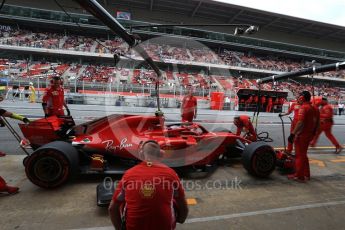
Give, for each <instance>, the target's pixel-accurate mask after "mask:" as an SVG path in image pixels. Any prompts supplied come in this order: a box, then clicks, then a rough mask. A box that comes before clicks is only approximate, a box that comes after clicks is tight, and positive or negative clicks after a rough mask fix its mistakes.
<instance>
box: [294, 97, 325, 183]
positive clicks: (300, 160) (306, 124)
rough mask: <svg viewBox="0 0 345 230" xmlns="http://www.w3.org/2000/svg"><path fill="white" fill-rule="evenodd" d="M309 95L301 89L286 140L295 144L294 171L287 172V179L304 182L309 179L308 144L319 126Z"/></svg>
mask: <svg viewBox="0 0 345 230" xmlns="http://www.w3.org/2000/svg"><path fill="white" fill-rule="evenodd" d="M310 98H311V95H310V93H309V92H308V91H303V92H302V93H301V94H300V95H299V97H298V99H297V102H298V103H299V104H300V105H301V107H300V109H299V110H298V117H297V124H296V127H295V129H294V130H293V131H292V132H291V134H290V136H289V138H288V141H289V142H291V143H294V144H295V153H296V155H295V156H296V159H295V173H294V174H289V175H288V179H292V180H296V181H299V182H305V181H306V180H309V179H310V169H309V159H308V156H307V151H308V146H309V144H310V142H311V141H312V140H313V137H314V135H315V133H316V131H317V129H318V127H319V120H320V113H319V111H318V109H317V108H315V107H314V106H313V105H312V104H311V102H310Z"/></svg>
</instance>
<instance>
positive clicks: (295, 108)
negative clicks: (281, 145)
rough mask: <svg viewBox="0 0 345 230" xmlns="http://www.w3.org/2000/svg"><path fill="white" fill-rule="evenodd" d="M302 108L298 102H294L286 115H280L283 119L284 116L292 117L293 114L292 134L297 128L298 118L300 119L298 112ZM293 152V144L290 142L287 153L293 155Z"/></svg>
mask: <svg viewBox="0 0 345 230" xmlns="http://www.w3.org/2000/svg"><path fill="white" fill-rule="evenodd" d="M300 107H301V105H300V104H298V103H297V102H292V104H291V106H290V108H289V109H288V111H287V112H286V113H279V116H280V117H282V116H286V115H290V114H291V113H292V112H293V119H292V121H291V127H290V134H291V133H292V131H293V130H294V129H295V127H296V124H297V118H298V111H299V108H300ZM292 150H293V143H291V142H289V141H288V147H287V149H286V152H287V153H291V152H292Z"/></svg>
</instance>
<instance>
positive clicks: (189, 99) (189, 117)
mask: <svg viewBox="0 0 345 230" xmlns="http://www.w3.org/2000/svg"><path fill="white" fill-rule="evenodd" d="M196 107H197V99H196V98H195V97H193V96H189V95H187V96H185V97H184V98H183V100H182V122H192V121H193V118H194V115H195V109H196Z"/></svg>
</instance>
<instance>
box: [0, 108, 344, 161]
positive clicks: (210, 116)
mask: <svg viewBox="0 0 345 230" xmlns="http://www.w3.org/2000/svg"><path fill="white" fill-rule="evenodd" d="M1 107H2V108H4V109H7V110H9V111H12V112H16V113H19V114H23V115H25V116H27V117H29V118H32V119H37V118H41V117H43V111H42V107H41V105H40V104H30V103H27V102H21V101H19V102H18V101H16V102H11V101H4V102H2V103H1ZM69 107H70V110H71V114H72V116H73V117H74V119H75V122H76V123H77V124H80V123H83V122H86V121H90V120H93V119H96V118H99V117H102V116H106V115H110V114H114V113H115V114H125V113H127V114H143V115H152V114H153V113H154V112H155V110H156V109H154V108H142V107H115V106H97V105H88V106H85V105H69ZM162 111H163V112H164V113H165V117H166V123H167V124H169V123H178V122H180V111H179V109H170V108H169V109H168V108H163V109H162ZM240 114H248V115H249V116H252V115H253V113H252V112H238V111H214V110H199V111H198V116H197V119H196V121H195V122H198V123H200V124H201V125H203V126H204V127H205V128H206V129H208V130H210V131H212V130H215V129H219V128H220V129H223V128H225V129H228V130H231V131H233V132H235V131H236V127H235V126H234V125H233V123H232V120H233V117H234V116H236V115H240ZM9 121H10V122H11V124H13V127H14V128H15V129H16V130H17V131H19V127H18V125H16V123H17V121H13V120H9ZM334 121H335V125H334V126H333V134H334V136H336V138H337V139H338V141H339V143H341V144H344V143H345V135H344V133H345V132H344V130H345V115H342V116H337V115H335V116H334ZM284 122H285V136H286V139H287V137H288V135H289V131H290V119H289V118H287V117H284ZM260 132H268V133H269V136H270V137H271V138H272V139H273V142H272V143H270V144H271V145H272V146H274V147H283V143H284V142H283V135H282V125H281V121H280V119H279V117H278V114H274V113H260V117H259V119H258V133H260ZM0 141H1V143H6V145H1V151H4V152H7V153H9V154H23V152H22V151H21V150H20V149H18V143H17V141H16V140H15V139H14V138H13V137H12V134H11V133H10V132H9V131H8V130H7V129H6V128H1V129H0ZM318 146H321V149H323V148H325V147H326V148H327V149H330V148H328V147H333V146H331V143H330V142H329V140H328V139H327V138H326V137H325V135H324V134H322V135H321V136H320V139H319V141H318ZM330 151H333V150H330Z"/></svg>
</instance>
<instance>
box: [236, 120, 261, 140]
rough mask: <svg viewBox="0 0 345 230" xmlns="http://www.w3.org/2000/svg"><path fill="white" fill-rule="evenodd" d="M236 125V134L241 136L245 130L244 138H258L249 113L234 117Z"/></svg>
mask: <svg viewBox="0 0 345 230" xmlns="http://www.w3.org/2000/svg"><path fill="white" fill-rule="evenodd" d="M234 125H235V126H236V127H237V131H236V135H237V136H240V135H241V133H242V132H245V134H244V136H243V137H244V138H247V139H249V140H251V141H256V140H257V135H256V132H255V129H254V126H253V124H252V122H251V121H250V117H249V116H247V115H241V116H236V117H234Z"/></svg>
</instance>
